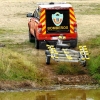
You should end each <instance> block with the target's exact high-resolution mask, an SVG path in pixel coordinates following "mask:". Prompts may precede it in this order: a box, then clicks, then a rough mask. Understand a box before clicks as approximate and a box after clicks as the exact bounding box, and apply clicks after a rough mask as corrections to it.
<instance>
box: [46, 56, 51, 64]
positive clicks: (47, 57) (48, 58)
mask: <svg viewBox="0 0 100 100" xmlns="http://www.w3.org/2000/svg"><path fill="white" fill-rule="evenodd" d="M50 58H51V57H50V56H46V64H47V65H49V64H50Z"/></svg>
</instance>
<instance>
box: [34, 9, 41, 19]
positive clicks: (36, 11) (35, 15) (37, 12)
mask: <svg viewBox="0 0 100 100" xmlns="http://www.w3.org/2000/svg"><path fill="white" fill-rule="evenodd" d="M33 16H34V17H35V18H37V19H38V20H39V19H40V12H39V10H38V9H36V10H35V11H34V13H33Z"/></svg>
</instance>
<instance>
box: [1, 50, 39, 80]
mask: <svg viewBox="0 0 100 100" xmlns="http://www.w3.org/2000/svg"><path fill="white" fill-rule="evenodd" d="M0 73H1V75H0V79H9V80H22V79H23V80H24V79H29V80H35V79H36V73H37V71H36V68H35V66H34V64H32V63H31V62H30V61H28V60H27V58H25V56H23V55H21V54H19V53H17V52H14V51H11V50H9V49H7V48H1V49H0Z"/></svg>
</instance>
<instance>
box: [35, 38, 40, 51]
mask: <svg viewBox="0 0 100 100" xmlns="http://www.w3.org/2000/svg"><path fill="white" fill-rule="evenodd" d="M35 48H36V49H39V40H37V38H36V37H35Z"/></svg>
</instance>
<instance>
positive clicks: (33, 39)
mask: <svg viewBox="0 0 100 100" xmlns="http://www.w3.org/2000/svg"><path fill="white" fill-rule="evenodd" d="M29 41H30V42H32V43H33V42H35V37H34V36H33V35H32V34H31V33H30V30H29Z"/></svg>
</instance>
